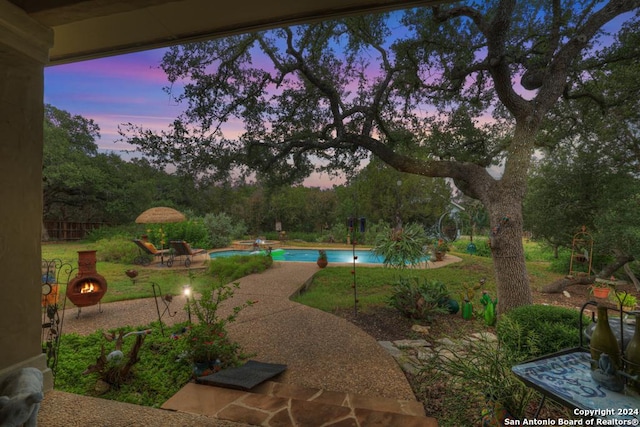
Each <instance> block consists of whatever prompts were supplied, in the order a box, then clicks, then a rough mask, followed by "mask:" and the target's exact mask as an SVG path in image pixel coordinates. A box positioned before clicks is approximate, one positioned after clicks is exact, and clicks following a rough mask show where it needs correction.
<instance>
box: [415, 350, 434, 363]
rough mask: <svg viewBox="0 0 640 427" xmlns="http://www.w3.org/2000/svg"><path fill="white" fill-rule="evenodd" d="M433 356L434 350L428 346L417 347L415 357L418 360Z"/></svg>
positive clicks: (429, 358)
mask: <svg viewBox="0 0 640 427" xmlns="http://www.w3.org/2000/svg"><path fill="white" fill-rule="evenodd" d="M434 356H435V352H434V351H433V350H432V349H430V348H421V349H418V352H417V354H416V357H417V358H418V360H424V361H426V360H431V359H432V358H433V357H434Z"/></svg>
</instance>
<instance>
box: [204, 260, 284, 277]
mask: <svg viewBox="0 0 640 427" xmlns="http://www.w3.org/2000/svg"><path fill="white" fill-rule="evenodd" d="M272 265H273V259H272V258H271V257H270V256H265V255H234V256H230V257H220V258H216V259H215V260H213V261H212V262H210V263H209V269H208V272H209V274H211V275H213V276H215V277H219V278H220V279H221V280H227V281H232V280H236V279H239V278H241V277H244V276H247V275H249V274H253V273H260V272H262V271H265V270H266V269H268V268H270V267H271V266H272Z"/></svg>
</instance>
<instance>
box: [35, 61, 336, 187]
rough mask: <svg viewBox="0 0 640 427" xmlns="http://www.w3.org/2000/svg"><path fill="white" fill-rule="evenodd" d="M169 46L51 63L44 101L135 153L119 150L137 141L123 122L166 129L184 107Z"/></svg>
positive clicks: (110, 146) (103, 141) (104, 143)
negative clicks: (126, 134) (123, 136)
mask: <svg viewBox="0 0 640 427" xmlns="http://www.w3.org/2000/svg"><path fill="white" fill-rule="evenodd" d="M164 51H165V49H154V50H149V51H145V52H139V53H132V54H127V55H120V56H113V57H109V58H102V59H95V60H91V61H83V62H77V63H73V64H65V65H57V66H52V67H48V68H46V69H45V89H44V102H45V103H47V104H51V105H53V106H54V107H56V108H59V109H61V110H65V111H68V112H69V113H71V114H73V115H76V114H77V115H81V116H83V117H85V118H87V119H92V120H93V121H94V122H95V123H96V124H97V125H98V126H99V127H100V139H99V140H98V141H96V142H97V144H98V147H99V148H100V149H101V150H115V151H117V152H118V153H117V154H119V155H120V156H121V157H123V158H125V159H126V158H129V157H131V155H127V154H125V153H122V152H119V151H120V150H126V149H129V150H131V149H132V148H133V147H132V146H130V145H128V144H125V143H122V142H116V140H118V139H120V135H118V125H120V124H122V123H127V122H131V123H133V124H135V125H139V126H142V127H143V128H145V129H146V128H149V129H153V130H163V129H167V126H168V125H169V124H170V123H171V122H172V121H173V120H174V119H175V118H176V117H177V116H178V115H179V114H180V113H181V112H182V107H181V106H179V105H177V104H176V103H175V102H174V101H173V100H172V99H171V98H170V96H169V95H168V94H167V93H166V92H164V91H163V90H162V88H163V87H165V86H167V85H168V81H167V78H166V76H165V74H164V72H163V71H162V70H161V69H160V68H159V64H160V61H161V59H162V55H163V53H164ZM231 129H232V128H231ZM231 129H228V130H227V131H230V130H231ZM228 136H234V135H233V134H232V133H229V135H228ZM341 183H342V180H335V179H334V180H330V179H329V178H328V177H326V176H322V177H320V176H317V175H314V176H312V177H310V178H309V179H308V180H307V181H305V185H307V186H317V187H331V186H333V185H334V184H341Z"/></svg>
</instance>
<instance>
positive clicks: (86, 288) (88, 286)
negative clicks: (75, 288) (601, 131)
mask: <svg viewBox="0 0 640 427" xmlns="http://www.w3.org/2000/svg"><path fill="white" fill-rule="evenodd" d="M97 291H98V285H96V284H95V283H93V282H85V283H83V284H82V288H80V293H81V294H89V293H91V292H97Z"/></svg>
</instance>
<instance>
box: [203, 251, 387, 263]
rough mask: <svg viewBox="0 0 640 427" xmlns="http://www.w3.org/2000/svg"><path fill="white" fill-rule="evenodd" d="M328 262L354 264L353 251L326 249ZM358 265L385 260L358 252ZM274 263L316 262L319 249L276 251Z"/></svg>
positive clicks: (224, 253) (227, 253)
mask: <svg viewBox="0 0 640 427" xmlns="http://www.w3.org/2000/svg"><path fill="white" fill-rule="evenodd" d="M325 252H326V253H327V260H328V261H329V262H348V263H353V254H354V252H353V250H348V249H344V250H341V249H326V250H325ZM250 253H251V252H250V251H239V250H230V251H220V252H211V253H210V256H211V258H212V259H213V258H219V257H229V256H234V255H249V254H250ZM355 255H356V257H357V259H356V263H362V264H383V263H384V258H382V257H379V256H377V255H376V254H375V253H373V252H372V251H370V250H356V251H355ZM271 256H272V258H273V260H274V261H291V262H316V261H317V260H318V250H317V249H274V250H273V252H272V253H271Z"/></svg>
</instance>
